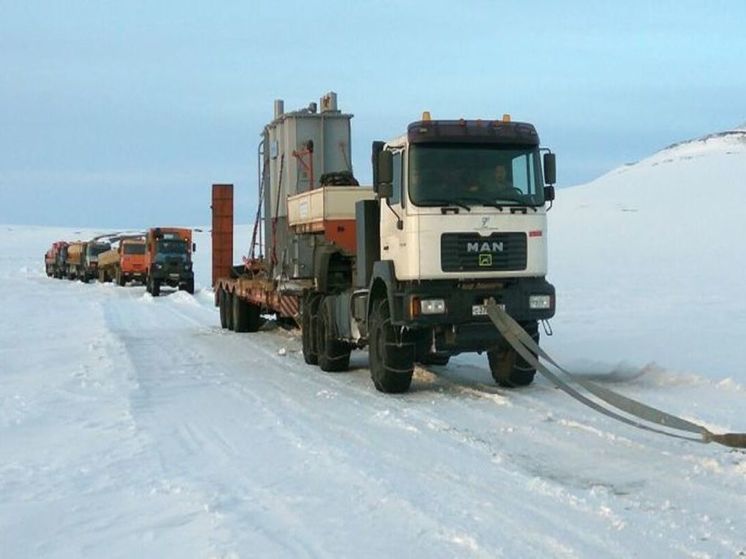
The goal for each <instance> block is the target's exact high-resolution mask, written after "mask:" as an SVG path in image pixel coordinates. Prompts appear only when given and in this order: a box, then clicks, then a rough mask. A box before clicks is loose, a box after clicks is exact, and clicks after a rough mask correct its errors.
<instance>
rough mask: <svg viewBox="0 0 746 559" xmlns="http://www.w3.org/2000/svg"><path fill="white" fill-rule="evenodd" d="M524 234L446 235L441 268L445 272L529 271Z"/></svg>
mask: <svg viewBox="0 0 746 559" xmlns="http://www.w3.org/2000/svg"><path fill="white" fill-rule="evenodd" d="M526 254H527V243H526V234H525V233H493V234H492V235H490V236H489V237H482V236H480V235H479V234H477V233H444V234H443V235H441V237H440V267H441V269H442V270H443V271H444V272H467V271H468V272H495V271H499V272H507V271H516V270H525V269H526V258H527V256H526Z"/></svg>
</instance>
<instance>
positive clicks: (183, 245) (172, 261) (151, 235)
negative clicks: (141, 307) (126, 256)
mask: <svg viewBox="0 0 746 559" xmlns="http://www.w3.org/2000/svg"><path fill="white" fill-rule="evenodd" d="M145 244H146V251H145V261H146V268H147V273H148V278H147V284H146V285H147V290H148V293H150V294H151V295H152V296H153V297H157V296H158V295H159V294H160V292H161V286H162V285H168V286H169V287H177V288H179V289H180V290H184V291H186V292H188V293H194V270H193V268H192V253H193V252H194V250H195V249H196V246H195V245H194V244H193V243H192V230H191V229H182V228H178V227H153V228H152V229H149V230H148V233H147V235H146V237H145Z"/></svg>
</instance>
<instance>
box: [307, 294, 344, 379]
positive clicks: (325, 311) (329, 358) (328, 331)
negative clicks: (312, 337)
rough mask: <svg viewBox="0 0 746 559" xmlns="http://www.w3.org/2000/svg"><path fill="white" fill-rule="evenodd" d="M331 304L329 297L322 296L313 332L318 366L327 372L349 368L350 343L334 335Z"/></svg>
mask: <svg viewBox="0 0 746 559" xmlns="http://www.w3.org/2000/svg"><path fill="white" fill-rule="evenodd" d="M332 311H333V304H332V300H331V299H330V298H329V297H324V298H322V300H321V302H320V303H319V310H318V313H317V314H316V317H317V318H316V324H315V334H316V349H317V351H318V361H319V367H320V368H321V370H322V371H326V372H328V373H337V372H340V371H346V370H348V369H349V368H350V353H351V351H352V350H351V348H350V344H348V343H347V342H344V341H341V340H338V339H337V338H336V337H335V334H334V332H335V326H334V314H333V312H332Z"/></svg>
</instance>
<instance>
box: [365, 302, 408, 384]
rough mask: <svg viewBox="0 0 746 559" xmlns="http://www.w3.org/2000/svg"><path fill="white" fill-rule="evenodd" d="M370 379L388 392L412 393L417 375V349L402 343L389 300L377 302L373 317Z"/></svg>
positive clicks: (374, 305)
mask: <svg viewBox="0 0 746 559" xmlns="http://www.w3.org/2000/svg"><path fill="white" fill-rule="evenodd" d="M369 324H370V347H369V350H368V351H369V360H370V377H371V379H372V380H373V384H374V385H375V386H376V389H378V390H380V391H381V392H386V393H391V394H395V393H401V392H406V391H407V390H409V387H410V385H411V384H412V373H413V372H414V348H413V347H412V345H411V344H408V346H407V345H406V344H405V345H402V344H398V343H397V342H398V340H397V335H396V329H395V328H394V326H392V324H391V312H390V310H389V304H388V300H387V299H385V298H384V299H381V300H380V301H375V302H374V303H373V310H372V312H371V316H370V323H369Z"/></svg>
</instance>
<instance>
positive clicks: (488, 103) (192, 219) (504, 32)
mask: <svg viewBox="0 0 746 559" xmlns="http://www.w3.org/2000/svg"><path fill="white" fill-rule="evenodd" d="M744 52H746V3H744V2H737V1H732V2H713V1H709V2H701V1H697V2H681V1H677V2H660V1H656V2H630V1H625V2H616V3H610V2H591V1H589V2H528V1H515V2H498V1H495V2H489V1H467V0H458V1H457V0H450V1H437V0H428V1H423V2H414V1H411V2H407V1H386V0H378V1H375V2H363V1H351V0H345V1H337V0H325V1H324V2H308V1H303V2H299V1H298V2H296V1H292V2H287V1H285V2H283V1H281V0H275V1H268V2H258V1H256V0H254V1H252V2H247V1H245V0H244V1H237V2H205V3H200V2H190V1H184V0H182V1H178V2H177V1H173V2H169V1H162V0H159V1H158V2H152V1H148V2H135V1H128V2H104V1H99V2H77V1H72V0H68V1H65V2H34V1H10V0H0V223H22V224H44V225H46V224H49V225H69V226H81V227H82V226H92V227H144V226H149V225H155V224H161V225H166V224H187V225H198V224H208V223H209V221H210V215H209V197H210V191H209V186H210V184H211V183H212V182H233V183H235V184H236V185H237V188H238V189H239V190H238V193H237V194H239V197H238V207H237V212H238V216H237V218H238V220H240V221H241V222H249V221H251V220H252V218H253V217H252V216H253V207H254V204H255V190H256V149H257V143H258V141H259V134H260V132H261V130H262V127H263V126H264V125H265V124H266V123H267V122H268V121H270V120H271V118H272V102H273V100H274V99H275V98H282V99H284V100H285V107H286V110H292V109H297V108H300V107H304V106H306V105H307V104H308V103H309V102H310V101H318V98H319V97H320V96H321V95H322V94H323V93H325V92H326V91H329V90H334V91H336V92H337V93H338V95H339V105H340V108H341V109H342V110H343V111H346V112H352V113H353V114H354V115H355V118H354V119H353V121H352V133H353V138H352V141H353V164H354V166H355V173H356V175H357V176H358V177H359V178H360V179H361V180H362V182H369V181H370V176H371V173H370V170H369V150H370V143H371V141H372V140H376V139H386V138H389V137H393V136H396V135H399V134H401V133H403V132H404V130H405V127H406V124H407V123H408V122H411V121H413V120H417V119H419V117H420V115H421V112H422V111H423V110H425V109H427V110H430V111H431V113H432V115H433V117H434V118H459V117H462V116H463V117H465V118H483V119H489V118H494V117H499V116H501V115H502V114H503V113H505V112H508V113H511V114H512V115H513V118H514V120H525V121H529V122H533V123H534V124H535V125H536V126H537V128H538V130H539V134H540V136H541V139H542V143H543V144H544V145H545V146H548V147H551V148H552V149H553V150H554V151H555V152H557V154H558V168H559V171H558V176H559V183H560V184H559V185H560V186H569V185H573V184H580V183H583V182H587V181H588V180H591V179H593V178H595V177H597V176H599V175H601V174H603V173H604V172H606V171H608V170H610V169H612V168H614V167H616V166H618V165H621V164H623V163H626V162H630V161H635V160H637V159H640V158H642V157H645V156H646V155H649V154H650V153H652V152H654V151H656V150H658V149H660V148H662V147H664V146H666V145H668V144H670V143H673V142H676V141H680V140H684V139H687V138H691V137H695V136H699V135H702V134H706V133H709V132H715V131H720V130H724V129H728V128H731V127H734V126H737V125H739V124H741V123H743V122H744V121H746V62H744V54H743V53H744Z"/></svg>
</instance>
